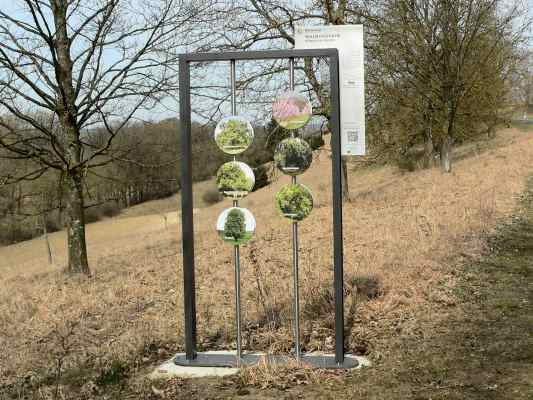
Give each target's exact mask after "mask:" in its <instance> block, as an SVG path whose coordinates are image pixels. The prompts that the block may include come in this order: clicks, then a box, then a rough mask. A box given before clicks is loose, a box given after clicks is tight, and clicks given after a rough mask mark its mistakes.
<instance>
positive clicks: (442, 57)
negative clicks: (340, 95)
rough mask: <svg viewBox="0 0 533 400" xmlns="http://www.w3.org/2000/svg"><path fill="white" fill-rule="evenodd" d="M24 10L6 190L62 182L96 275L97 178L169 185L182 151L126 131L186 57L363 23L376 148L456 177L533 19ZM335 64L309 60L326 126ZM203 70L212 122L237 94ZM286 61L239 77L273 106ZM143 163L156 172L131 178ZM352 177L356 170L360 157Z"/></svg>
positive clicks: (75, 4)
mask: <svg viewBox="0 0 533 400" xmlns="http://www.w3.org/2000/svg"><path fill="white" fill-rule="evenodd" d="M20 6H21V7H18V8H16V9H14V8H13V9H9V8H8V7H10V6H6V5H2V8H1V9H0V148H1V149H2V152H1V153H0V156H1V157H2V166H1V168H0V170H1V171H2V177H1V178H0V184H1V185H2V186H3V187H5V186H6V185H10V184H16V183H19V182H23V181H37V180H42V179H46V180H47V181H48V180H51V181H56V182H57V181H58V182H60V187H61V190H60V192H61V201H62V202H63V204H64V213H65V216H66V225H67V232H68V249H69V251H68V255H69V257H68V260H69V261H68V271H69V272H72V273H79V272H81V273H87V274H88V273H89V272H90V270H89V265H88V262H87V250H86V244H85V228H84V227H85V209H86V207H87V206H88V202H87V195H88V194H89V193H90V190H87V185H88V182H90V180H91V179H95V177H100V179H106V180H107V181H110V182H111V181H113V179H115V181H116V182H119V181H120V182H124V181H127V182H128V184H134V183H135V182H136V179H137V181H139V178H138V177H139V176H141V177H142V178H141V179H142V185H160V184H161V182H160V181H161V179H163V180H164V179H167V178H165V177H164V176H162V175H161V173H160V171H161V168H159V167H162V166H164V165H165V164H167V163H171V162H175V161H177V158H178V156H177V155H176V156H175V159H174V160H169V159H168V158H167V157H166V156H164V154H165V151H166V150H167V149H168V148H169V147H172V145H171V144H169V141H167V140H166V139H162V138H160V137H159V135H158V136H157V140H156V141H155V142H152V143H150V145H151V146H153V147H155V148H157V149H158V150H159V151H154V152H149V154H150V155H149V156H148V155H147V154H148V153H146V154H145V152H143V151H141V150H140V148H141V144H142V146H143V147H145V146H146V144H145V143H146V142H145V139H146V138H147V137H148V138H149V137H150V135H151V133H150V131H149V129H148V128H146V127H145V126H144V127H142V128H141V129H140V130H139V131H138V132H137V134H133V133H132V134H130V135H125V134H124V132H125V130H126V129H127V128H130V127H132V125H134V124H133V122H134V121H137V120H146V119H154V118H156V116H157V112H160V111H161V110H166V109H167V108H169V107H170V108H171V109H172V104H173V102H172V101H171V100H172V99H173V98H176V97H177V90H178V88H177V87H176V77H177V57H176V56H177V54H178V53H180V52H183V51H217V50H250V49H265V48H269V49H275V48H288V47H291V46H292V45H293V44H294V29H295V26H297V25H300V24H305V25H312V24H334V25H341V24H353V23H363V24H364V25H365V29H366V51H367V56H366V60H367V61H366V63H367V65H366V67H367V79H366V81H367V85H366V87H367V116H368V121H367V125H368V135H369V144H370V148H371V149H373V150H374V151H387V152H388V153H389V154H403V153H405V152H407V151H410V150H412V149H413V148H416V147H417V146H422V145H424V146H425V159H426V164H427V165H429V164H430V161H431V160H432V159H433V156H434V154H439V155H440V159H441V162H442V166H443V170H444V171H448V172H449V171H450V170H451V160H452V158H451V152H452V146H453V144H454V143H457V142H458V141H461V140H466V139H468V138H469V137H472V136H474V135H478V134H480V132H481V130H482V129H480V127H481V126H484V129H485V130H489V131H490V130H491V129H492V128H493V126H494V125H495V124H496V123H497V122H498V120H499V118H500V112H501V110H502V104H503V103H504V100H505V96H506V95H507V93H508V92H509V82H510V81H511V77H512V76H514V75H516V73H517V71H516V66H517V65H518V61H519V60H520V57H521V54H520V49H521V45H522V44H523V41H524V39H525V35H524V32H525V29H526V27H527V25H528V23H527V21H525V19H524V16H523V13H522V10H521V9H520V7H519V6H520V4H519V3H518V1H517V2H513V1H504V0H371V1H357V0H304V1H300V2H295V3H294V4H288V3H287V2H282V1H279V0H261V1H259V0H232V1H226V0H127V1H126V0H21V1H20ZM323 62H324V61H323V60H305V61H304V63H303V64H299V65H298V73H299V75H298V76H299V82H298V83H299V84H300V85H303V86H304V87H305V88H307V90H308V92H309V94H310V96H311V97H312V99H313V102H314V110H315V113H316V114H317V115H319V116H322V117H324V118H325V119H326V121H327V120H328V119H329V99H328V91H329V90H328V86H327V83H325V82H327V81H328V80H327V79H322V76H323V75H324V74H323V73H321V71H322V69H321V65H322V63H323ZM200 67H202V68H201V69H198V70H196V71H195V73H194V76H198V77H200V78H202V80H201V83H199V84H198V85H197V87H195V88H193V93H198V94H200V93H203V94H202V96H203V97H201V98H200V99H201V101H197V102H196V103H193V104H195V105H196V111H197V113H198V114H199V115H201V116H202V118H203V119H204V121H205V120H206V119H210V118H211V117H212V116H214V115H216V112H217V110H220V109H221V107H220V104H221V102H222V101H225V100H227V97H228V96H227V93H226V94H221V93H222V92H224V91H223V90H222V87H223V86H224V85H223V83H221V82H220V81H219V80H217V79H214V80H211V83H209V82H208V79H207V78H208V77H209V74H208V73H206V71H207V69H205V68H203V67H204V66H200ZM286 68H287V67H286V65H283V64H281V63H279V62H277V61H273V62H272V63H270V64H268V65H267V66H266V67H265V64H262V65H261V66H260V67H255V68H249V69H248V70H247V71H246V74H247V75H246V76H245V77H242V79H240V80H239V87H240V88H241V89H245V90H246V91H247V92H248V93H251V94H250V95H249V96H248V97H247V99H246V102H247V104H252V103H254V104H259V105H260V104H262V103H265V99H266V98H268V95H269V94H270V95H271V94H272V88H273V86H275V84H276V82H278V78H276V76H277V75H278V74H280V73H286ZM136 135H137V136H136ZM126 136H127V139H125V137H126ZM132 138H133V139H132ZM135 138H137V139H138V140H135ZM167 139H168V138H167ZM168 166H170V164H168ZM136 168H142V169H143V171H147V170H148V171H149V170H151V171H152V174H151V175H150V174H148V175H145V174H146V172H145V173H143V175H137V178H136V179H132V177H133V176H135V174H136ZM169 170H170V167H169ZM110 171H112V173H110ZM126 171H127V172H126ZM344 171H345V177H346V175H347V173H348V170H347V168H346V164H345V168H344ZM113 174H116V176H114V175H113ZM121 174H123V175H121ZM57 177H60V179H57ZM168 179H170V178H168ZM114 187H115V186H114V185H112V184H110V187H109V189H107V192H106V193H113V190H114ZM174 187H175V188H177V183H175V184H174ZM345 188H346V190H347V181H346V180H345ZM144 190H145V189H143V191H144ZM134 191H137V192H138V189H135V190H134ZM97 200H98V199H97ZM103 200H105V199H103ZM58 201H59V200H58ZM9 207H11V205H10V206H9ZM10 209H12V208H10Z"/></svg>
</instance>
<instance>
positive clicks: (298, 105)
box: [272, 92, 313, 129]
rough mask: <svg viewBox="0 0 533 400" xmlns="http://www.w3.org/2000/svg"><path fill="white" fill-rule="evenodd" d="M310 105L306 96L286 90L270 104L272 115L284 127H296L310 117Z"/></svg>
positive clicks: (299, 126)
mask: <svg viewBox="0 0 533 400" xmlns="http://www.w3.org/2000/svg"><path fill="white" fill-rule="evenodd" d="M312 114H313V112H312V107H311V103H310V102H309V100H307V98H305V97H304V96H302V95H299V94H298V93H295V92H287V93H284V94H283V95H282V96H280V97H279V98H278V99H277V100H276V101H275V102H274V104H273V105H272V116H273V117H274V119H275V120H276V122H277V123H278V124H279V125H280V126H281V127H282V128H285V129H298V128H301V127H303V126H305V124H307V123H308V122H309V120H310V119H311V115H312Z"/></svg>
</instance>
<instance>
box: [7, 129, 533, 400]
mask: <svg viewBox="0 0 533 400" xmlns="http://www.w3.org/2000/svg"><path fill="white" fill-rule="evenodd" d="M457 155H458V158H459V160H458V161H457V163H456V164H455V165H454V171H453V173H452V174H447V175H444V174H442V173H441V172H440V171H439V169H437V168H433V169H429V170H421V171H416V172H413V173H401V172H399V171H398V169H397V168H396V167H393V166H383V167H363V166H357V165H353V166H352V168H353V170H352V171H351V172H350V201H349V202H347V203H346V204H345V206H344V236H345V243H344V251H345V294H346V299H345V306H346V310H345V314H346V327H347V342H346V350H347V351H348V352H351V353H354V354H359V355H366V356H367V357H369V358H370V360H371V361H372V362H373V363H374V364H375V365H376V366H377V367H376V368H375V369H374V368H371V369H369V370H368V371H365V372H364V375H369V374H373V373H376V374H381V373H382V370H381V369H380V367H379V366H380V365H381V364H382V363H384V362H386V360H389V361H388V362H389V363H390V360H391V359H393V360H396V358H395V357H397V354H398V347H399V346H402V344H401V343H403V342H404V341H405V342H410V343H411V346H415V351H416V343H418V341H420V343H423V342H424V340H425V339H426V338H428V337H430V336H432V335H433V334H434V331H433V327H434V326H438V325H439V324H443V323H444V322H445V321H448V320H449V319H450V318H451V317H453V318H456V319H458V318H460V317H461V316H462V315H463V313H464V308H463V307H462V304H463V302H464V301H465V299H464V298H462V297H461V291H460V290H459V289H460V288H461V285H462V283H461V282H462V281H463V279H464V276H463V275H462V274H461V273H459V271H461V270H462V269H461V268H459V266H462V265H464V264H465V263H467V262H472V260H478V259H481V258H482V256H483V255H484V254H485V253H486V252H487V251H488V250H489V247H490V246H487V238H488V237H491V236H492V235H493V234H494V232H495V228H496V227H497V226H498V225H499V224H501V223H502V222H503V221H506V220H507V219H508V218H509V217H510V216H511V215H512V213H513V211H514V210H515V209H516V207H517V204H518V198H519V195H520V194H521V193H522V192H523V191H524V190H525V188H526V182H527V178H528V176H529V175H531V171H532V166H533V135H531V132H529V131H523V130H519V129H516V128H510V129H504V130H501V131H500V132H498V135H497V137H496V138H495V139H493V140H491V141H490V142H487V141H481V142H478V143H474V144H469V145H467V146H465V147H463V148H460V149H458V151H457ZM330 180H331V168H330V153H329V152H328V150H327V149H323V150H319V151H316V152H315V153H314V160H313V164H312V165H311V167H310V169H309V170H308V171H307V172H306V173H305V174H303V175H301V176H300V177H299V182H300V183H302V184H304V185H306V186H307V187H308V188H309V189H310V190H311V191H312V193H313V196H314V209H313V211H312V213H311V215H310V216H309V217H308V218H307V219H305V220H304V221H302V222H301V223H300V246H301V248H300V265H301V267H300V268H301V270H300V277H301V289H300V290H301V310H302V317H301V319H302V343H303V346H304V351H315V350H319V351H332V350H333V314H332V310H333V291H332V275H333V271H332V239H331V231H332V226H331V199H330V197H331V191H330ZM289 182H290V177H287V176H283V175H281V174H278V176H277V177H276V179H275V181H274V183H273V184H271V185H269V186H267V187H265V188H263V189H260V190H258V191H257V192H254V193H251V194H250V195H249V196H248V197H246V198H245V199H244V200H242V201H241V206H243V207H246V208H248V209H249V210H250V211H252V213H253V214H254V216H255V219H256V221H257V229H256V233H255V236H254V238H253V239H252V240H251V241H250V242H249V243H248V244H247V245H245V246H243V247H242V249H241V261H242V272H241V277H242V295H243V300H242V304H243V324H244V325H243V338H244V346H245V348H247V349H253V350H264V351H270V352H290V351H291V348H292V340H291V329H292V327H291V296H290V295H291V287H292V275H291V269H292V258H291V257H292V249H291V242H290V240H291V223H290V221H289V220H286V219H284V218H282V217H280V216H279V215H278V214H277V212H276V209H275V202H274V199H275V196H276V193H277V192H278V190H279V189H280V188H281V187H282V186H283V185H285V184H287V183H289ZM214 185H215V183H214V180H212V181H207V182H202V183H200V184H198V185H196V187H195V196H196V197H195V202H196V203H195V207H196V208H195V213H194V216H195V232H196V273H197V275H196V279H197V288H198V290H197V314H198V342H199V348H200V350H202V349H228V348H233V346H234V316H233V313H234V306H233V260H232V254H233V253H232V249H231V246H229V245H227V244H225V243H223V242H222V241H221V240H220V238H219V237H218V235H217V232H216V230H215V223H216V219H217V216H218V215H219V214H220V212H221V211H222V210H223V209H224V208H227V207H230V206H231V204H230V201H229V200H226V201H222V202H219V203H217V204H215V205H208V204H207V203H206V202H205V201H203V200H202V194H203V193H204V192H205V191H207V190H212V188H213V187H214ZM178 202H179V195H178V196H175V197H172V198H169V199H165V200H158V201H155V202H150V203H145V204H141V205H138V206H135V207H133V208H131V209H128V210H126V211H125V212H123V213H122V215H120V216H119V217H117V218H110V219H107V220H104V221H100V222H97V223H94V224H90V225H88V227H87V235H88V247H89V257H90V263H91V268H92V270H93V276H92V277H90V278H76V279H69V278H65V277H64V276H63V275H62V274H61V272H60V271H61V269H62V268H63V267H64V266H65V263H66V261H65V257H66V244H65V233H64V232H56V233H54V234H51V235H49V236H50V242H51V246H52V250H53V259H54V263H53V265H50V264H48V259H47V253H46V247H45V242H44V241H43V240H42V239H40V238H37V239H34V240H30V241H27V242H22V243H18V244H16V245H12V246H8V247H1V248H0V347H1V348H2V349H3V353H2V362H1V363H0V398H2V399H3V398H4V397H5V398H7V399H22V398H32V399H33V398H42V399H49V398H50V399H52V398H57V399H71V398H72V399H81V398H87V399H90V398H102V399H103V398H117V399H122V398H150V396H153V398H162V397H161V396H162V395H161V394H160V391H159V390H158V389H156V388H154V387H152V386H151V384H148V383H146V381H145V380H144V379H143V377H144V376H145V375H146V374H147V373H148V372H149V371H151V370H152V369H153V368H155V366H156V365H157V364H158V363H159V362H162V361H164V360H165V359H168V358H169V357H171V356H172V354H173V353H175V352H177V351H179V350H182V343H183V336H182V335H183V314H182V303H183V301H182V282H181V276H182V269H181V268H182V266H181V248H180V243H181V237H180V236H181V233H180V232H181V231H180V229H181V227H180V219H179V213H178V212H177V211H176V210H177V209H178V207H179V204H178ZM467 300H468V299H467ZM428 321H429V322H430V323H428ZM451 345H453V343H452V344H451ZM433 350H434V351H440V352H443V353H446V352H447V351H448V350H447V349H446V348H444V349H442V348H441V349H433ZM433 350H432V351H433ZM409 351H413V347H410V348H409ZM421 351H422V349H421ZM421 354H423V353H421ZM394 368H398V369H399V370H401V368H402V366H401V365H395V366H394ZM372 371H374V372H372ZM285 373H286V372H283V371H282V374H285ZM302 374H303V376H304V378H301V379H304V381H305V382H307V383H308V384H309V385H310V387H314V388H315V389H316V388H317V387H321V386H320V385H322V386H323V387H327V385H329V384H331V385H333V386H335V385H341V386H342V384H343V382H344V380H345V379H357V378H353V377H352V378H349V377H344V376H343V375H339V374H328V373H324V375H320V374H321V373H318V372H313V371H303V372H302ZM271 376H277V377H279V376H280V372H279V371H277V372H276V371H268V370H254V369H252V370H246V371H244V372H243V373H242V374H241V375H240V377H239V378H238V379H239V381H238V382H237V381H235V380H230V381H223V382H222V383H220V382H219V381H216V382H215V383H213V382H211V381H208V383H209V384H208V385H207V386H206V387H211V388H217V386H216V385H222V386H224V385H226V386H225V387H226V389H227V390H226V389H224V390H222V391H219V392H218V395H220V396H222V395H224V396H225V395H226V394H227V397H216V395H217V394H216V393H217V390H216V389H213V391H212V392H210V393H207V394H205V395H203V397H202V396H201V395H199V394H198V393H199V390H200V389H198V387H196V386H194V384H192V383H190V382H187V381H180V382H181V383H180V382H178V385H177V386H175V388H177V389H176V390H174V391H173V395H172V396H174V397H167V398H184V399H186V398H187V399H189V398H231V396H232V395H234V394H237V393H240V394H241V395H243V396H246V395H249V396H251V397H250V398H263V397H261V396H262V395H261V394H260V392H258V391H257V388H261V387H262V386H264V385H265V382H266V385H267V386H268V385H269V384H268V382H271V381H272V379H273V378H271ZM301 379H300V380H301ZM368 379H370V381H372V379H374V378H372V379H371V378H368ZM291 382H292V383H290V382H289V383H288V384H287V385H288V386H291V385H296V383H294V382H296V381H294V382H293V381H291ZM307 383H306V384H307ZM191 385H192V386H191ZM213 385H215V386H213ZM324 385H326V386H324ZM248 386H249V387H250V388H251V389H249V388H247V387H248ZM228 388H229V389H228ZM243 388H244V389H243ZM254 388H255V389H254ZM278 389H280V388H278ZM281 389H283V390H285V389H286V388H283V387H282V388H281ZM316 390H318V391H317V392H315V393H316V395H315V397H311V398H329V397H327V396H326V395H325V394H324V392H321V391H320V389H316ZM354 390H355V389H354ZM361 390H362V389H361ZM239 391H240V392H239ZM392 392H393V390H392V389H391V391H390V392H389V393H392ZM161 393H163V392H161ZM194 393H196V394H194ZM320 393H322V394H320ZM354 393H355V392H354ZM405 393H407V392H405ZM363 394H364V395H365V396H366V397H364V398H392V397H380V396H379V395H377V396H376V397H372V396H371V395H369V394H368V393H366V394H365V393H363V392H360V393H359V395H363ZM415 394H416V393H415ZM411 395H412V393H410V394H409V396H411ZM2 396H4V397H2ZM39 396H40V397H39ZM105 396H108V397H105ZM195 396H198V397H195ZM210 396H212V397H210ZM265 396H266V395H265ZM272 396H273V397H275V398H284V397H281V395H280V394H275V393H274V394H272ZM294 396H296V395H294ZM345 396H347V395H346V394H343V395H339V397H337V398H349V397H345ZM389 396H391V395H390V394H389ZM409 396H408V395H407V394H406V395H405V396H401V394H400V395H399V397H398V398H419V399H426V398H431V396H429V395H428V396H426V397H424V396H425V395H424V396H422V397H416V396H415V395H413V396H411V397H409ZM264 398H271V397H264ZM287 398H298V397H287ZM332 398H334V397H332ZM435 398H437V397H435ZM442 398H447V397H442ZM450 398H462V397H453V396H452V397H450ZM466 398H468V397H466ZM480 398H482V397H480ZM495 398H498V397H495ZM510 398H512V397H510ZM524 398H525V397H524Z"/></svg>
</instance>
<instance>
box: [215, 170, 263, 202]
mask: <svg viewBox="0 0 533 400" xmlns="http://www.w3.org/2000/svg"><path fill="white" fill-rule="evenodd" d="M254 185H255V176H254V172H253V171H252V169H251V168H250V167H249V166H248V165H246V164H245V163H243V162H240V161H230V162H227V163H225V164H223V165H222V166H221V167H220V168H219V169H218V171H217V186H218V191H219V192H220V193H221V194H222V195H223V196H224V197H230V198H232V199H241V198H243V197H245V196H246V195H248V193H250V192H251V191H252V189H253V188H254Z"/></svg>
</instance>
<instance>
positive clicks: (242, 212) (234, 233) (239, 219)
mask: <svg viewBox="0 0 533 400" xmlns="http://www.w3.org/2000/svg"><path fill="white" fill-rule="evenodd" d="M217 231H218V235H219V236H220V238H221V239H222V240H223V241H225V242H226V243H230V244H233V245H235V246H238V245H241V244H244V243H246V242H248V241H249V240H250V239H251V238H252V236H253V235H254V232H255V218H254V216H253V214H252V213H251V212H250V211H249V210H247V209H246V208H240V207H232V208H228V209H226V210H224V211H222V214H220V215H219V217H218V220H217Z"/></svg>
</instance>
